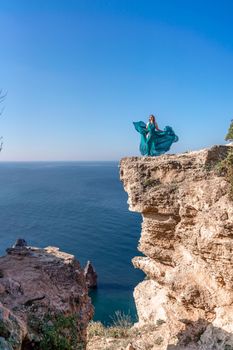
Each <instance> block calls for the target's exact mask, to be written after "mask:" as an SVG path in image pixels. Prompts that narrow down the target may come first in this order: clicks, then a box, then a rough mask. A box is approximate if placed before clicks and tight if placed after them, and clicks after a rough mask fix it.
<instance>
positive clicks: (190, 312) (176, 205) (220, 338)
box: [120, 146, 233, 350]
mask: <svg viewBox="0 0 233 350" xmlns="http://www.w3.org/2000/svg"><path fill="white" fill-rule="evenodd" d="M229 149H230V146H215V147H213V148H211V149H205V150H201V151H195V152H190V153H184V154H179V155H164V156H160V157H131V158H123V159H122V160H121V163H120V177H121V180H122V182H123V185H124V189H125V191H126V192H127V193H128V204H129V208H130V210H132V211H136V212H140V213H141V214H142V218H143V222H142V232H141V238H140V241H139V246H138V249H139V251H140V252H142V253H143V254H144V256H138V257H135V258H134V259H133V264H134V266H135V267H136V268H139V269H141V270H143V271H144V272H145V274H146V275H147V279H146V280H144V281H142V282H141V283H140V284H139V285H138V286H137V287H136V288H135V291H134V297H135V302H136V307H137V311H138V316H139V323H138V326H140V325H143V324H156V323H157V324H158V323H164V324H165V325H166V327H165V328H164V326H163V329H166V331H164V339H165V341H164V342H163V346H162V348H163V349H183V348H184V349H196V348H197V349H203V350H204V349H233V201H232V199H231V198H230V196H229V192H230V188H229V187H230V184H229V182H228V181H226V179H225V178H224V176H220V175H219V174H218V172H217V171H216V165H217V164H218V163H219V162H220V161H221V160H222V159H224V157H226V155H227V152H228V151H229ZM133 345H134V344H133ZM157 348H158V347H154V348H153V349H157Z"/></svg>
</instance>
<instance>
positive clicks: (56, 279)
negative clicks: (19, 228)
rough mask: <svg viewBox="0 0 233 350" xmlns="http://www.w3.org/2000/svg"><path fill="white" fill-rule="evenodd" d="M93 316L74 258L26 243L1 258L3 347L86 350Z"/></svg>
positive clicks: (0, 345) (0, 340)
mask: <svg viewBox="0 0 233 350" xmlns="http://www.w3.org/2000/svg"><path fill="white" fill-rule="evenodd" d="M92 316H93V307H92V305H91V301H90V298H89V297H88V288H87V285H86V280H85V277H84V273H83V269H82V268H81V266H80V264H79V262H78V261H77V260H76V259H75V257H74V256H73V255H70V254H66V253H63V252H60V251H59V249H58V248H55V247H47V248H44V249H40V248H35V247H30V246H27V245H26V242H25V241H23V240H21V241H20V244H17V245H16V246H13V248H9V249H7V255H5V256H3V257H0V349H4V350H20V349H21V350H29V349H40V350H52V349H80V350H82V349H85V348H86V327H87V323H88V322H89V320H90V319H91V317H92Z"/></svg>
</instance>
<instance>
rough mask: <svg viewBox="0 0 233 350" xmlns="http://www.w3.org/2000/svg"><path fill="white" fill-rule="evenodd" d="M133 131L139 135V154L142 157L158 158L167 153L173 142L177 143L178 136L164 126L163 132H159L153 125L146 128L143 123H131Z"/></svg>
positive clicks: (168, 127) (150, 124)
mask: <svg viewBox="0 0 233 350" xmlns="http://www.w3.org/2000/svg"><path fill="white" fill-rule="evenodd" d="M133 124H134V127H135V129H136V130H137V131H138V132H139V133H140V134H141V142H140V147H139V150H140V153H141V154H142V155H143V156H159V155H160V154H163V153H165V152H167V151H169V149H170V147H171V145H172V144H173V142H177V141H178V136H176V134H175V133H174V131H173V130H172V128H171V127H170V126H166V127H165V128H164V131H159V130H157V129H156V128H155V125H154V124H153V123H149V124H148V127H146V124H145V123H144V122H143V121H139V122H133Z"/></svg>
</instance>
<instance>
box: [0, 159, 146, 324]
mask: <svg viewBox="0 0 233 350" xmlns="http://www.w3.org/2000/svg"><path fill="white" fill-rule="evenodd" d="M0 186H1V191H0V254H1V255H2V254H4V251H5V249H6V248H7V247H10V246H11V245H12V244H13V243H14V242H15V240H16V239H17V238H18V237H21V238H24V239H26V240H27V242H28V244H29V245H33V246H40V247H45V246H47V245H52V246H58V247H59V248H60V249H61V250H63V251H65V252H69V253H72V254H74V255H75V256H76V257H77V258H78V260H79V261H80V263H81V264H82V266H84V265H85V263H86V261H87V260H91V261H92V263H93V264H94V266H95V268H96V271H97V273H98V276H99V285H98V289H97V290H96V291H95V292H92V293H91V297H92V300H93V304H94V306H95V317H94V319H95V320H101V321H102V322H104V323H105V324H109V323H111V320H112V317H113V315H114V312H115V311H116V310H121V311H123V312H124V313H126V314H128V313H130V314H131V316H132V317H133V318H135V316H136V310H135V305H134V300H133V295H132V293H133V288H134V287H135V285H136V284H137V283H138V282H140V281H141V280H142V279H143V277H144V275H143V273H142V272H141V271H138V270H136V269H134V268H133V266H132V264H131V258H132V257H134V256H135V255H139V252H137V244H138V239H139V236H140V229H141V216H140V215H139V214H137V213H132V212H130V211H128V205H127V194H126V193H125V192H124V190H123V186H122V184H121V182H120V180H119V168H118V163H117V162H34V163H21V162H20V163H0Z"/></svg>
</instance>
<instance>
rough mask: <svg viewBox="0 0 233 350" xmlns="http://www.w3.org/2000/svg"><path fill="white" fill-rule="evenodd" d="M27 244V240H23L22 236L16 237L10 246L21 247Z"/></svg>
mask: <svg viewBox="0 0 233 350" xmlns="http://www.w3.org/2000/svg"><path fill="white" fill-rule="evenodd" d="M26 246H27V242H26V241H25V239H23V238H18V239H17V240H16V242H15V244H13V246H12V248H17V247H18V248H22V247H26Z"/></svg>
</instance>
